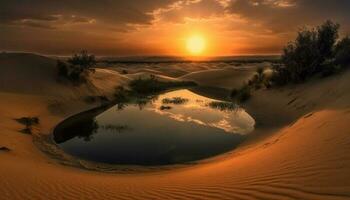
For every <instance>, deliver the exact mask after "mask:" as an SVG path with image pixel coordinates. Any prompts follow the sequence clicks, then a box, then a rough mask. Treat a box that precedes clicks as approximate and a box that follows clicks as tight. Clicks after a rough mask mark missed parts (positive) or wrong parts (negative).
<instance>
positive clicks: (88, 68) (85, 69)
mask: <svg viewBox="0 0 350 200" xmlns="http://www.w3.org/2000/svg"><path fill="white" fill-rule="evenodd" d="M95 66H96V60H95V56H94V55H92V54H89V53H88V52H87V51H81V52H80V53H78V54H74V55H73V56H72V57H71V58H69V59H68V60H67V62H63V61H60V60H58V61H57V71H58V77H59V78H63V79H66V80H69V81H71V82H73V83H75V84H80V83H83V82H86V80H87V77H88V76H89V73H90V72H95V70H94V68H93V67H95Z"/></svg>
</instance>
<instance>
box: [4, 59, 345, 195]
mask: <svg viewBox="0 0 350 200" xmlns="http://www.w3.org/2000/svg"><path fill="white" fill-rule="evenodd" d="M1 56H3V55H1ZM1 56H0V70H1V71H3V70H4V69H7V70H8V72H7V74H6V73H5V74H4V73H1V74H0V76H1V77H0V80H1V81H2V82H1V86H0V147H2V146H5V147H8V148H9V149H10V151H9V152H5V151H0V199H11V200H12V199H247V200H249V199H276V200H280V199H310V200H316V199H317V200H319V199H332V200H333V199H350V171H349V170H350V142H349V139H348V138H349V134H350V132H349V128H350V127H349V126H350V125H349V121H350V107H349V105H350V93H349V91H350V90H349V89H350V83H349V82H350V73H349V72H346V73H344V74H342V75H337V76H333V77H330V78H326V79H321V80H313V81H310V82H308V83H306V84H303V85H297V86H290V87H285V88H281V89H273V90H261V91H258V92H256V93H254V96H253V98H252V100H251V101H249V103H247V104H246V105H245V108H246V109H247V110H248V112H249V113H251V115H253V117H255V119H256V121H257V130H256V131H255V132H254V133H253V134H252V136H251V137H252V139H251V140H248V141H247V143H245V144H243V145H242V146H241V147H240V148H238V149H236V150H234V151H232V152H230V153H229V154H227V155H225V156H223V157H219V158H216V159H215V158H214V159H212V160H211V161H208V162H202V163H199V164H196V165H193V166H189V167H184V168H179V169H173V170H159V171H157V170H155V171H153V172H147V173H143V172H140V173H127V172H124V173H122V172H121V173H103V172H98V171H91V170H85V169H81V168H77V167H72V166H66V165H62V164H60V163H59V161H58V160H59V159H58V158H54V157H51V156H50V155H48V154H47V153H44V152H43V151H41V150H39V148H38V145H40V142H38V141H37V139H38V138H42V137H43V138H45V137H48V136H49V135H50V134H51V131H52V129H53V128H54V127H55V125H57V123H59V122H60V121H62V120H63V119H65V118H66V117H68V116H71V115H73V114H75V113H78V112H80V111H83V110H87V109H89V108H92V107H94V106H96V105H97V104H96V103H95V104H88V103H85V102H84V101H82V97H84V96H88V95H95V94H101V95H106V96H108V95H111V94H112V93H113V88H114V87H115V86H116V85H123V84H125V83H127V81H128V80H129V77H127V76H124V75H120V74H119V73H116V72H115V71H111V70H109V69H100V70H101V71H100V70H98V71H99V72H98V73H96V74H95V75H94V77H92V78H91V82H90V85H89V88H84V87H79V88H71V87H68V86H61V85H57V84H58V83H57V82H56V80H54V78H53V77H52V78H48V77H46V76H47V75H48V74H50V70H52V69H51V68H50V65H52V63H54V61H52V60H50V59H48V58H44V57H40V56H36V55H31V54H26V55H25V57H26V58H23V55H12V58H4V57H1ZM18 56H22V57H18ZM19 58H21V59H19ZM18 60H21V62H20V63H19V62H18ZM50 63H51V64H50ZM38 66H40V70H34V68H36V67H38ZM9 67H10V68H11V70H9V69H8V68H9ZM26 67H27V68H26ZM32 69H33V70H32ZM208 70H210V69H208ZM199 71H203V69H201V70H199ZM8 73H13V74H12V75H11V77H7V76H8ZM21 73H24V75H23V74H22V75H23V77H22V75H19V74H21ZM204 74H205V73H204ZM42 76H43V77H42ZM164 76H165V75H164ZM189 76H192V75H189ZM197 76H198V74H197ZM19 77H20V78H19ZM211 77H212V79H211ZM216 77H217V76H215V75H213V76H206V78H204V77H203V78H202V77H200V76H199V79H201V80H202V81H203V83H206V82H205V80H207V84H208V85H210V84H212V83H215V84H217V81H218V80H216V79H217V78H216ZM221 77H223V76H221ZM9 78H11V79H12V81H11V82H10V84H9V83H7V81H6V82H5V81H3V80H8V79H9ZM173 78H174V77H173ZM228 79H230V77H227V80H220V81H221V82H222V83H229V82H230V81H231V80H228ZM39 86H42V88H41V89H40V90H39V89H38V87H39ZM222 87H225V85H224V84H223V85H222ZM91 88H93V89H91ZM67 91H69V92H68V94H67V95H65V94H66V93H67ZM67 96H69V98H68V97H67ZM23 116H38V117H39V118H40V120H41V121H40V127H39V128H40V130H38V131H36V132H35V133H34V134H33V135H26V134H22V133H20V132H19V131H18V130H20V129H21V128H23V126H22V125H21V124H18V123H17V122H16V121H14V120H13V119H14V118H19V117H23ZM254 138H255V139H254Z"/></svg>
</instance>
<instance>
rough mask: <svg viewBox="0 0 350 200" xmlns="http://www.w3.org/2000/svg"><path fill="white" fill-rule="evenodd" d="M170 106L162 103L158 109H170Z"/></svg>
mask: <svg viewBox="0 0 350 200" xmlns="http://www.w3.org/2000/svg"><path fill="white" fill-rule="evenodd" d="M171 108H172V107H171V106H164V105H162V106H160V108H159V109H160V110H170V109H171Z"/></svg>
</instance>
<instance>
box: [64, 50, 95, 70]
mask: <svg viewBox="0 0 350 200" xmlns="http://www.w3.org/2000/svg"><path fill="white" fill-rule="evenodd" d="M68 63H69V64H71V65H73V66H76V67H77V68H80V70H81V71H86V70H90V71H93V67H95V66H96V63H97V62H96V59H95V56H94V55H92V54H89V53H88V52H87V51H86V50H82V51H81V52H80V53H77V54H74V55H73V56H72V57H71V58H69V59H68Z"/></svg>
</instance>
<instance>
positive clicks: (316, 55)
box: [271, 21, 350, 85]
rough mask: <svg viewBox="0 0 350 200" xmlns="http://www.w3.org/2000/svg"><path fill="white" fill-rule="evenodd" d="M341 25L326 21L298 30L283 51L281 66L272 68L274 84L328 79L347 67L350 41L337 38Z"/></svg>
mask: <svg viewBox="0 0 350 200" xmlns="http://www.w3.org/2000/svg"><path fill="white" fill-rule="evenodd" d="M339 28H340V25H339V24H336V23H333V22H332V21H326V22H325V23H324V24H322V25H321V26H318V27H317V28H312V29H303V30H301V31H299V33H298V36H297V38H296V39H295V41H294V42H291V43H289V44H288V45H287V46H286V47H285V48H284V49H283V54H282V59H281V64H278V65H274V67H273V70H274V75H273V77H272V79H271V81H272V82H273V83H274V84H275V85H285V84H288V83H301V82H304V81H306V80H308V79H310V78H311V77H313V76H315V75H317V74H320V75H322V76H329V75H331V74H334V73H335V72H337V71H338V70H341V69H344V68H346V67H347V66H348V65H349V64H350V39H349V37H348V36H347V37H345V38H343V39H341V40H338V39H339V34H338V32H339Z"/></svg>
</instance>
